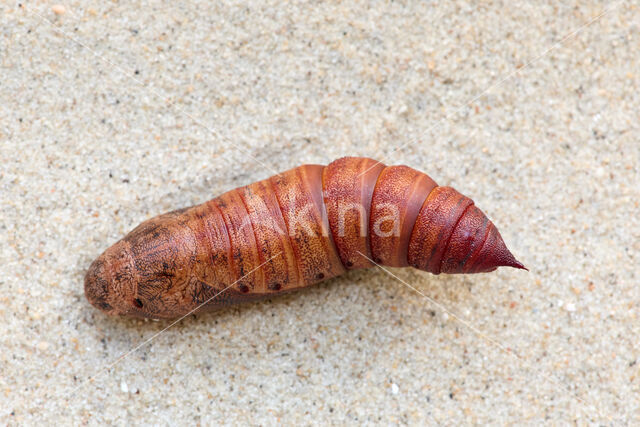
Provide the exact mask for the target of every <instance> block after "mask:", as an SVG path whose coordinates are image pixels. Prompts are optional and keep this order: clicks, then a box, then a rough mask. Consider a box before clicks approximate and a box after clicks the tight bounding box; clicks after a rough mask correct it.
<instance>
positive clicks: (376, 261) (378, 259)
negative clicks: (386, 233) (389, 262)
mask: <svg viewBox="0 0 640 427" xmlns="http://www.w3.org/2000/svg"><path fill="white" fill-rule="evenodd" d="M373 262H375V263H376V264H382V260H381V259H380V258H377V257H376V258H374V259H373Z"/></svg>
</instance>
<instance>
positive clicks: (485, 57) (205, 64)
mask: <svg viewBox="0 0 640 427" xmlns="http://www.w3.org/2000/svg"><path fill="white" fill-rule="evenodd" d="M431 3H432V2H410V1H409V2H405V1H396V2H391V3H387V2H371V3H370V4H366V3H362V2H358V3H352V2H336V3H333V2H330V3H321V4H315V3H314V4H307V3H304V2H296V3H291V4H286V5H285V4H284V2H280V1H262V0H261V1H251V2H243V3H241V4H236V5H230V4H220V3H219V2H214V1H201V2H193V3H190V4H184V5H181V6H175V7H167V6H166V4H165V3H161V2H158V1H156V2H143V3H142V4H139V3H134V2H130V1H126V0H121V1H118V2H97V1H90V2H75V1H71V2H65V3H61V4H62V6H64V7H63V8H60V7H57V8H52V6H54V3H51V2H42V1H39V2H27V3H24V4H23V5H18V3H17V2H4V3H2V5H0V21H1V25H0V72H1V74H0V76H1V79H0V289H1V293H0V314H1V316H2V320H3V321H2V323H0V340H1V343H2V344H1V345H2V347H1V348H2V351H1V352H0V369H1V372H2V374H1V375H0V402H2V404H1V405H0V411H1V412H0V421H1V422H2V423H3V424H4V423H8V424H11V425H13V424H21V423H30V424H31V423H36V422H37V421H48V422H53V421H55V420H59V419H61V420H63V421H64V422H73V423H77V424H81V423H88V424H92V425H95V424H100V423H102V422H103V421H112V422H114V423H116V424H125V423H135V424H159V425H165V424H167V425H168V424H181V423H188V424H193V423H201V424H208V423H212V422H215V423H220V422H222V423H228V424H236V423H243V424H244V423H251V424H263V425H274V424H277V423H279V422H284V423H286V424H294V423H295V424H298V423H301V424H316V423H320V422H324V423H331V424H343V423H372V424H374V423H383V424H424V423H428V424H435V423H442V424H448V425H457V424H475V423H484V422H496V423H499V424H502V423H527V424H529V423H530V424H538V423H539V422H541V421H547V422H554V423H557V424H564V423H568V422H574V421H575V422H578V423H579V424H583V423H596V422H602V423H606V424H618V423H620V424H622V423H624V422H625V421H626V422H630V421H635V422H639V421H640V403H639V402H640V360H639V359H640V346H639V344H638V342H639V340H638V336H639V335H640V324H639V322H640V320H639V319H638V313H639V312H640V286H639V283H638V281H639V272H640V269H639V268H638V265H639V264H640V219H639V218H638V217H639V215H638V214H639V212H640V207H639V200H640V143H639V140H640V124H639V123H640V113H639V112H640V53H639V52H640V8H638V6H637V5H635V6H634V5H633V2H631V1H626V2H604V1H602V2H594V1H580V2H578V1H572V2H569V3H562V2H560V3H558V2H550V1H549V2H523V1H509V2H507V1H504V2H481V3H482V5H480V6H478V5H474V3H472V2H469V3H466V2H463V1H454V2H438V4H437V5H435V4H431ZM605 8H609V9H606V13H605V14H604V15H603V16H601V17H599V18H598V16H599V14H601V13H602V12H603V11H605ZM587 24H588V25H587ZM585 25H586V26H585ZM576 30H578V32H577V33H575V34H573V36H571V37H569V38H567V39H564V38H565V36H567V35H569V34H572V33H573V32H575V31H576ZM342 155H366V156H369V157H374V158H377V159H380V160H383V161H385V162H386V163H388V164H407V165H410V166H413V167H416V168H419V169H421V170H423V171H425V172H427V173H429V174H430V175H431V176H432V177H433V178H434V179H436V180H437V181H438V182H439V183H441V184H451V185H454V186H455V187H456V188H457V189H458V190H460V191H461V192H463V193H465V194H467V195H469V196H471V197H472V198H473V199H474V200H475V201H476V204H477V205H478V206H479V207H480V208H482V209H483V210H484V211H485V212H486V213H487V214H488V215H489V217H490V218H492V219H493V220H494V222H495V223H496V224H497V226H498V227H499V229H500V230H501V232H502V235H503V237H504V238H505V241H506V242H507V244H508V245H509V247H510V248H511V249H512V250H513V252H514V253H515V254H516V255H517V256H518V258H520V259H521V260H522V261H523V262H524V263H525V264H526V265H527V266H528V267H529V268H530V269H531V272H530V273H526V272H524V271H516V270H513V269H503V270H500V271H498V272H495V273H492V274H486V275H477V276H466V277H452V276H449V277H447V276H438V277H436V276H432V275H429V274H427V273H420V272H416V271H411V270H408V269H407V270H400V269H398V270H393V273H394V274H396V275H397V276H398V277H399V278H400V279H401V280H402V281H404V282H406V283H408V284H410V285H411V286H414V287H415V288H416V289H417V290H419V291H420V292H421V293H423V294H424V295H426V297H425V296H421V295H420V294H418V293H416V292H414V291H413V290H411V289H410V288H409V287H408V286H406V285H405V284H403V283H401V281H399V280H397V279H395V278H393V277H391V276H389V275H387V274H385V273H384V272H382V271H379V270H370V271H364V272H359V273H358V272H356V273H352V274H349V275H347V276H345V277H342V278H339V279H336V280H332V281H330V282H328V283H325V284H322V285H319V286H317V287H315V288H313V289H310V290H308V291H305V292H302V293H299V294H296V295H292V296H287V297H283V298H280V299H274V300H273V301H268V302H263V303H255V304H250V305H246V306H243V307H240V308H232V309H228V310H226V311H223V312H221V313H218V314H210V315H202V316H197V317H189V318H187V319H185V320H184V321H182V322H180V323H179V324H177V325H175V326H173V327H171V328H170V329H169V330H167V331H166V332H163V333H161V334H159V335H157V334H158V333H159V332H160V331H161V330H162V329H163V328H165V327H167V326H168V325H169V324H168V323H165V322H152V321H148V322H144V321H138V320H126V319H113V318H107V317H106V316H104V315H103V314H101V313H100V312H98V311H97V310H95V309H94V308H92V307H91V306H90V305H89V304H88V303H87V301H86V300H85V298H84V295H83V285H82V280H83V276H84V273H85V271H86V269H87V267H88V265H89V263H90V262H91V260H92V259H93V258H95V257H96V256H97V255H98V254H99V253H100V252H102V251H103V250H104V249H105V248H106V247H107V246H109V245H110V244H112V243H113V242H114V241H116V240H117V239H119V238H120V237H121V236H122V235H123V234H124V233H126V232H127V231H129V230H130V229H131V228H132V227H134V226H135V225H137V224H138V223H139V222H141V221H142V220H144V219H146V218H149V217H151V216H154V215H156V214H159V213H161V212H164V211H167V210H171V209H175V208H179V207H183V206H186V205H191V204H195V203H200V202H203V201H205V200H208V199H210V198H212V197H214V196H216V195H218V194H220V193H221V192H223V191H225V190H228V189H231V188H233V187H236V186H239V185H242V184H247V183H250V182H252V181H255V180H258V179H263V178H265V177H267V176H269V175H271V174H273V172H274V171H280V170H284V169H288V168H290V167H293V166H297V165H299V164H302V163H305V162H314V163H328V162H330V161H331V160H333V159H335V158H337V157H340V156H342ZM428 298H432V299H434V300H436V301H437V303H438V304H439V305H434V304H433V303H432V302H430V301H429V299H428ZM443 307H444V309H443ZM156 335H157V336H156ZM147 340H150V341H149V342H146V341H147ZM144 342H146V344H144V345H142V346H141V347H140V348H138V349H137V350H135V351H132V352H130V350H132V349H135V348H136V346H138V345H139V344H141V343H144ZM123 354H126V357H124V358H120V359H119V357H120V356H121V355H123ZM90 379H91V380H90Z"/></svg>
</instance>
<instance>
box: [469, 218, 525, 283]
mask: <svg viewBox="0 0 640 427" xmlns="http://www.w3.org/2000/svg"><path fill="white" fill-rule="evenodd" d="M474 258H475V262H474V263H473V265H472V266H471V270H472V271H470V272H473V273H484V272H489V271H493V270H495V269H496V268H498V267H513V268H519V269H522V270H526V271H529V269H528V268H527V267H525V266H524V265H523V264H522V263H521V262H520V261H518V260H517V259H516V258H515V257H514V256H513V254H512V253H511V252H510V251H509V249H507V245H505V244H504V240H502V236H500V232H499V231H498V229H497V228H496V227H495V225H493V223H491V222H490V223H489V231H488V235H487V238H486V240H485V242H484V244H483V245H482V248H481V249H480V251H479V252H478V255H477V256H476V257H474Z"/></svg>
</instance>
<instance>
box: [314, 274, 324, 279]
mask: <svg viewBox="0 0 640 427" xmlns="http://www.w3.org/2000/svg"><path fill="white" fill-rule="evenodd" d="M316 279H318V280H322V279H324V273H318V274H316Z"/></svg>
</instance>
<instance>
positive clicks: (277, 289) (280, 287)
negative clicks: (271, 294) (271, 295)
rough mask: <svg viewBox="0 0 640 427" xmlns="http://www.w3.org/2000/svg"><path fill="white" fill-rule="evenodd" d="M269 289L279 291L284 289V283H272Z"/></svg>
mask: <svg viewBox="0 0 640 427" xmlns="http://www.w3.org/2000/svg"><path fill="white" fill-rule="evenodd" d="M269 289H271V290H272V291H279V290H280V289H282V285H281V284H280V283H272V284H270V285H269Z"/></svg>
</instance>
